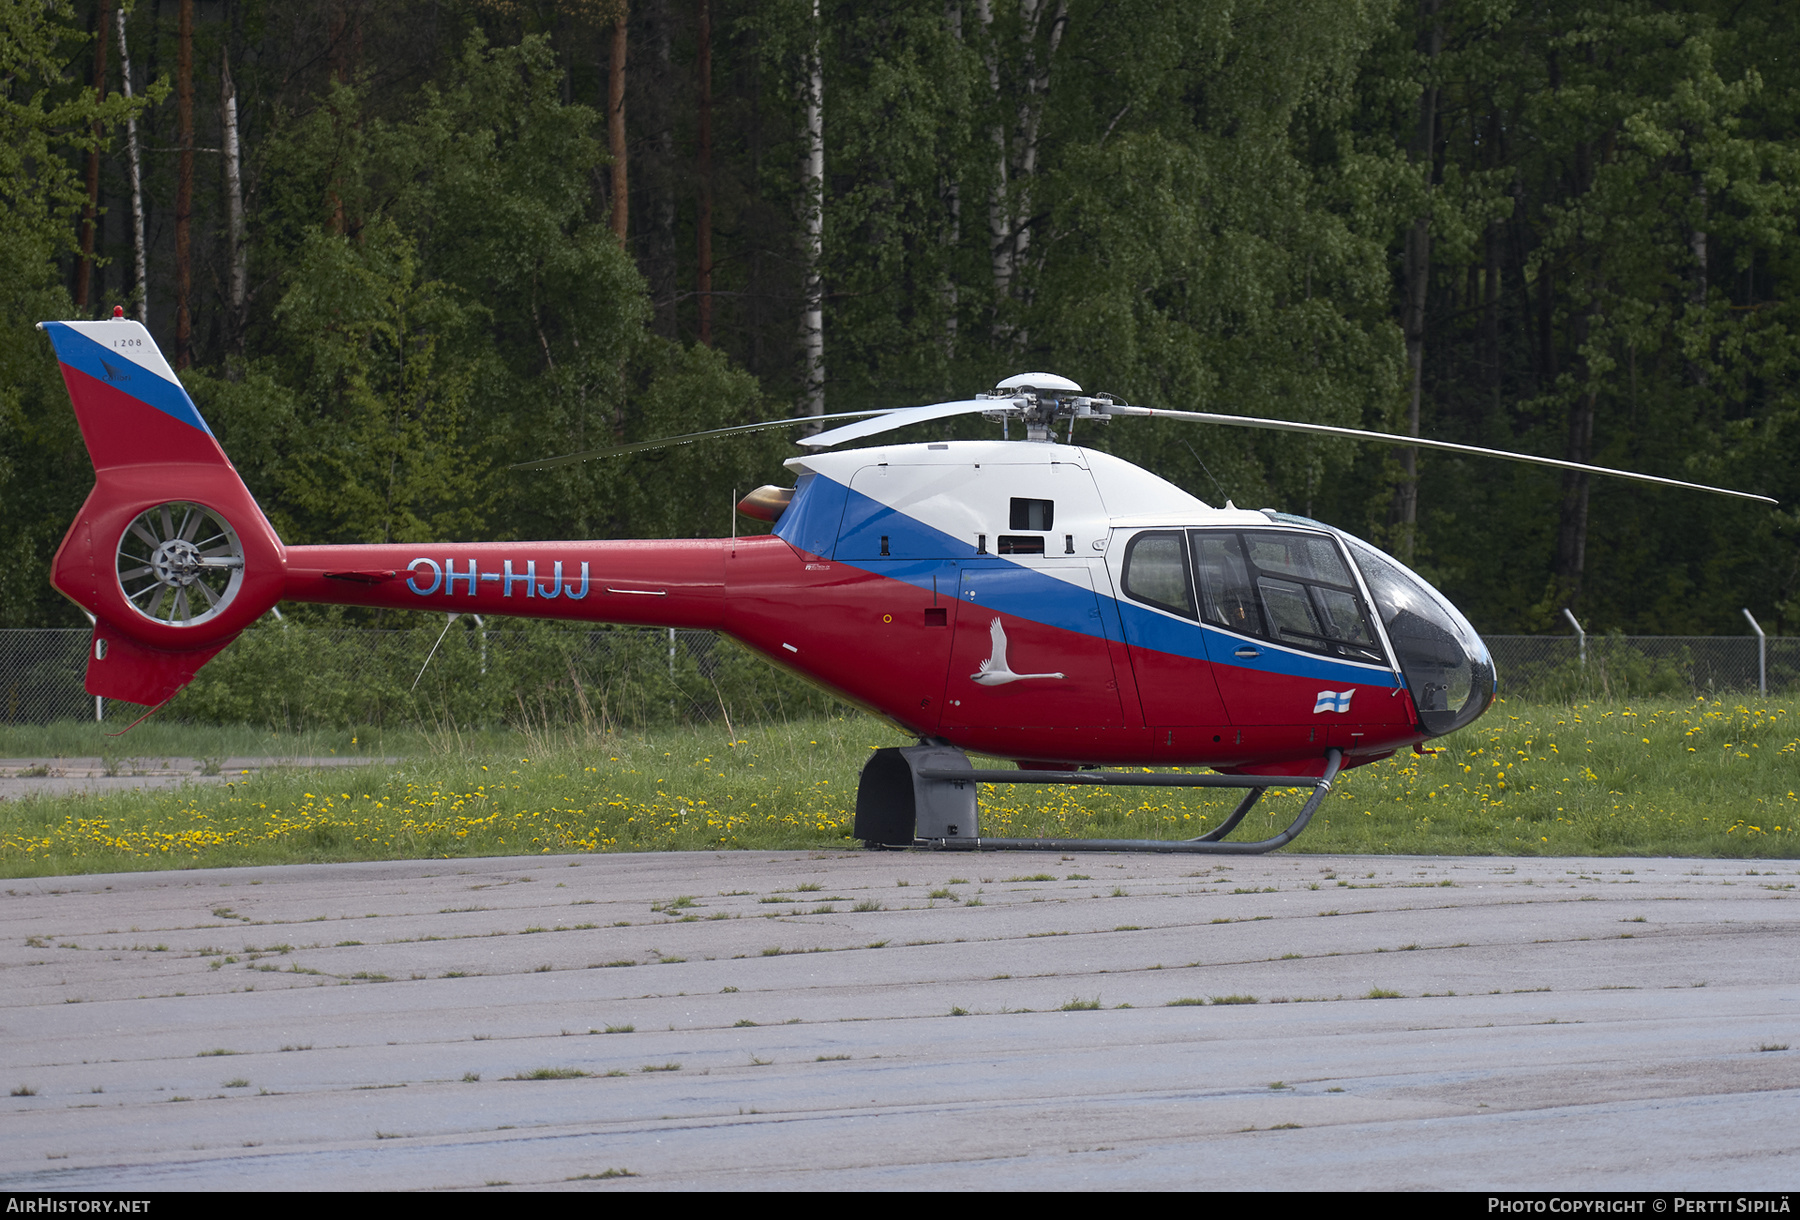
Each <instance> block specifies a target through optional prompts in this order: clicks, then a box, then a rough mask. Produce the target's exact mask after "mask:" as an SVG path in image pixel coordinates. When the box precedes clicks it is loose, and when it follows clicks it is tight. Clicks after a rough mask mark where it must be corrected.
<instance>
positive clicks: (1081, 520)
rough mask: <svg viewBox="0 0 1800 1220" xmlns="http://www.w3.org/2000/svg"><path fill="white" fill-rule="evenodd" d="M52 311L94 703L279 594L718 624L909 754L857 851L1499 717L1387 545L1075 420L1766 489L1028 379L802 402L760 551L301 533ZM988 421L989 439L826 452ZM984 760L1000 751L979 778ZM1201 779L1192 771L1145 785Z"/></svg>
mask: <svg viewBox="0 0 1800 1220" xmlns="http://www.w3.org/2000/svg"><path fill="white" fill-rule="evenodd" d="M39 329H41V330H44V331H45V332H47V334H48V335H49V338H50V340H51V343H52V346H53V347H54V349H55V352H56V356H57V359H58V361H59V362H60V364H61V369H62V373H63V378H64V382H65V384H66V385H67V387H68V390H69V396H70V401H71V403H72V404H73V407H74V410H75V414H76V417H77V420H78V422H79V424H80V427H81V431H82V436H83V439H84V441H85V442H86V444H87V448H88V453H89V456H90V458H91V459H92V461H93V465H94V469H95V485H94V489H93V491H92V492H91V493H90V494H89V496H88V498H87V501H86V502H85V504H84V505H83V506H82V508H81V511H80V513H79V515H78V516H77V517H76V520H75V522H74V523H73V524H72V525H71V527H70V529H69V532H68V534H67V536H66V537H65V538H64V540H63V542H62V545H61V547H60V548H59V549H58V551H57V553H56V557H55V559H54V561H53V563H52V568H51V583H52V584H53V586H54V587H55V588H56V589H57V590H58V591H60V592H61V593H63V594H64V595H65V596H67V597H68V598H70V599H71V600H72V601H74V602H75V603H76V604H77V605H79V606H81V607H82V608H83V609H84V610H85V611H87V612H88V613H89V614H90V615H91V616H92V617H93V620H94V630H93V644H92V648H91V650H90V652H89V656H88V663H87V674H86V686H87V689H88V691H89V692H90V693H92V694H95V695H102V696H106V697H109V698H115V699H123V700H127V701H130V702H133V703H138V704H143V705H148V706H150V707H152V708H155V707H159V706H161V705H162V704H163V703H165V702H167V701H168V700H169V699H170V698H172V697H173V696H174V695H175V694H176V693H177V692H178V691H180V690H181V688H182V687H183V686H185V685H186V684H187V683H188V682H189V681H190V680H191V679H192V678H193V676H194V675H195V673H196V672H198V671H199V669H200V667H201V666H203V665H205V664H206V662H207V661H209V660H210V659H211V658H212V657H214V656H215V655H217V654H218V653H219V652H220V651H221V650H222V649H224V648H225V647H226V646H227V645H228V644H230V643H231V641H232V640H234V639H235V638H237V636H238V635H239V633H241V632H242V631H243V630H244V629H245V628H246V627H248V626H250V625H251V624H252V623H254V622H255V621H256V620H257V619H259V618H260V617H262V616H263V615H264V614H265V613H266V612H267V611H268V610H269V609H271V608H272V607H274V606H275V605H276V603H278V602H281V601H290V602H314V603H324V604H332V605H349V606H365V607H381V608H386V609H396V610H429V611H439V612H450V613H474V614H481V615H490V614H499V615H512V616H518V617H529V618H552V619H564V620H573V621H577V622H590V623H606V624H617V625H636V626H646V627H682V628H698V629H705V630H710V631H717V632H723V633H725V634H727V635H729V636H731V637H733V638H734V639H736V640H738V641H739V642H740V643H742V644H744V645H745V646H746V647H748V648H750V649H751V650H753V651H754V652H756V653H758V654H760V655H761V656H763V657H764V658H766V659H767V660H769V661H771V662H772V663H774V664H776V665H778V666H781V667H783V668H785V669H787V670H790V671H792V672H794V673H796V674H799V675H800V676H802V677H804V678H806V679H808V680H809V681H811V682H813V683H815V684H817V685H820V686H822V687H825V688H827V689H829V690H830V691H832V692H834V693H835V694H837V695H838V696H839V697H841V698H843V699H845V700H847V701H849V702H851V703H853V704H856V705H858V706H860V707H863V708H865V709H867V710H869V711H871V712H874V713H876V714H877V715H879V716H881V717H882V718H884V719H885V720H886V721H888V722H889V723H890V724H892V725H893V726H895V727H896V729H898V730H899V731H900V732H902V733H904V734H905V735H907V736H910V737H912V738H914V739H915V741H916V743H917V744H915V745H911V746H888V747H883V748H881V749H878V750H876V751H874V753H873V754H872V755H871V757H870V760H869V762H868V763H867V764H866V765H865V767H864V768H863V771H862V775H861V777H860V780H859V783H858V787H857V797H856V811H855V821H854V825H853V831H852V833H853V836H854V837H855V838H858V839H860V840H862V841H863V842H864V843H865V844H866V845H868V846H870V847H912V846H924V847H933V848H939V849H981V850H1056V851H1080V850H1108V851H1155V852H1188V853H1195V854H1249V853H1260V852H1267V851H1272V850H1274V849H1276V848H1278V847H1281V846H1283V845H1285V844H1287V843H1289V842H1291V841H1292V840H1293V839H1294V838H1295V837H1296V836H1297V835H1298V834H1299V833H1300V832H1301V831H1302V830H1304V829H1305V827H1306V825H1307V823H1308V822H1309V821H1310V820H1311V818H1312V816H1313V814H1314V813H1315V812H1316V811H1317V809H1318V808H1319V806H1320V804H1321V802H1322V801H1323V799H1324V798H1325V796H1326V794H1327V793H1329V792H1330V791H1331V789H1332V785H1333V784H1334V782H1335V781H1336V780H1337V777H1338V775H1339V773H1340V772H1341V771H1342V770H1344V769H1346V768H1351V767H1356V766H1361V765H1365V764H1368V763H1371V762H1375V761H1378V760H1380V759H1383V758H1387V757H1389V756H1390V755H1392V754H1393V753H1395V752H1396V751H1398V750H1402V749H1406V748H1412V749H1415V750H1419V751H1421V752H1424V743H1425V742H1426V741H1429V740H1431V739H1433V738H1436V737H1441V736H1443V735H1444V734H1446V733H1450V732H1453V731H1455V730H1457V729H1459V728H1462V727H1464V726H1466V725H1468V724H1470V723H1472V722H1473V721H1474V720H1475V719H1476V718H1478V717H1479V716H1480V715H1481V714H1482V713H1483V712H1484V711H1486V710H1487V708H1488V707H1489V705H1490V704H1491V703H1492V702H1493V699H1494V695H1495V689H1496V685H1495V684H1496V675H1495V672H1494V663H1493V658H1492V656H1491V655H1490V654H1489V652H1488V649H1487V647H1486V645H1484V644H1483V643H1482V641H1481V638H1480V636H1479V635H1477V633H1476V632H1475V629H1474V628H1473V627H1472V626H1471V625H1470V623H1469V621H1468V620H1467V619H1466V618H1465V617H1464V616H1463V615H1462V613H1461V612H1460V611H1458V610H1457V609H1456V607H1455V606H1454V605H1452V604H1451V603H1450V601H1449V600H1448V599H1447V598H1445V597H1444V596H1443V595H1442V594H1441V593H1439V592H1438V591H1437V590H1436V589H1434V588H1433V587H1432V586H1431V585H1430V584H1428V583H1427V582H1426V581H1425V580H1424V579H1422V578H1421V577H1419V576H1418V575H1417V574H1415V573H1413V572H1412V571H1410V570H1408V569H1407V568H1406V567H1405V566H1404V565H1402V564H1401V563H1400V562H1399V561H1398V560H1396V559H1394V558H1393V557H1392V556H1389V555H1387V554H1385V553H1383V552H1381V551H1379V550H1377V549H1376V548H1375V547H1373V546H1371V545H1370V544H1368V543H1366V542H1364V541H1362V540H1360V539H1358V538H1355V537H1353V536H1352V535H1350V534H1347V533H1345V532H1343V531H1342V530H1339V529H1336V528H1335V527H1333V526H1330V525H1327V524H1324V523H1322V522H1318V521H1313V520H1309V519H1307V518H1305V517H1299V516H1295V515H1292V514H1288V513H1282V512H1276V511H1274V510H1268V509H1265V510H1246V509H1239V508H1236V507H1235V506H1233V505H1232V504H1230V503H1229V502H1227V504H1226V505H1225V506H1224V507H1223V508H1215V507H1213V506H1210V505H1208V504H1206V503H1204V502H1202V501H1201V500H1199V499H1197V498H1195V497H1193V496H1191V495H1189V494H1188V493H1187V492H1185V491H1183V490H1181V489H1180V488H1179V487H1176V486H1175V485H1174V484H1172V483H1169V482H1167V481H1166V480H1163V479H1161V478H1159V477H1157V476H1155V475H1153V474H1151V473H1149V472H1148V471H1145V470H1143V469H1142V468H1140V467H1138V466H1135V465H1132V464H1131V463H1129V462H1126V461H1124V460H1122V459H1120V458H1117V457H1113V456H1111V455H1110V454H1107V453H1105V452H1102V451H1099V450H1096V449H1092V448H1086V447H1083V446H1081V445H1077V444H1075V443H1074V431H1075V427H1076V425H1077V423H1080V424H1082V425H1083V426H1084V427H1086V426H1089V425H1093V424H1105V423H1107V422H1109V421H1111V420H1114V419H1119V418H1128V417H1158V418H1173V419H1181V420H1188V421H1194V422H1203V423H1213V424H1223V425H1230V426H1241V427H1256V428H1265V429H1274V430H1282V431H1294V432H1306V433H1314V434H1323V435H1331V436H1340V437H1345V438H1349V439H1354V440H1375V441H1381V442H1385V443H1392V444H1402V445H1414V446H1418V447H1421V448H1436V449H1443V450H1451V451H1456V452H1462V453H1470V454H1477V455H1482V456H1488V457H1497V458H1505V459H1509V460H1516V461H1527V462H1534V463H1538V464H1542V465H1548V466H1554V467H1560V468H1563V469H1573V470H1581V471H1587V472H1590V473H1598V474H1604V475H1609V476H1614V477H1621V478H1629V479H1636V480H1639V481H1644V482H1650V483H1655V484H1661V485H1664V486H1672V487H1679V488H1685V489H1688V490H1697V491H1705V492H1713V493H1718V494H1723V495H1731V496H1738V497H1743V498H1747V499H1754V500H1761V501H1766V502H1768V503H1774V501H1773V500H1770V499H1769V498H1768V497H1766V496H1758V495H1754V494H1752V493H1747V492H1739V491H1732V490H1729V489H1725V488H1716V487H1707V486H1704V485H1700V484H1693V483H1684V482H1681V481H1679V480H1674V479H1665V478H1661V477H1658V476H1652V475H1644V474H1638V473H1634V472H1629V471H1619V470H1612V469H1609V468H1606V467H1597V466H1588V465H1582V464H1579V463H1573V462H1565V461H1560V460H1557V459H1551V458H1542V457H1535V456H1532V455H1526V454H1514V453H1507V452H1505V451H1500V450H1489V449H1480V448H1477V447H1474V446H1467V445H1458V444H1453V443H1450V442H1444V441H1435V440H1430V439H1422V438H1418V437H1403V436H1394V435H1390V434H1386V433H1378V432H1364V431H1361V430H1357V429H1348V428H1336V427H1330V426H1326V425H1316V424H1304V423H1297V422H1293V421H1285V420H1267V419H1255V418H1251V417H1245V416H1234V415H1218V414H1209V413H1203V412H1190V411H1176V410H1166V409H1161V408H1150V407H1143V406H1135V405H1132V404H1128V403H1123V402H1119V401H1117V400H1115V399H1114V398H1113V397H1111V396H1109V395H1089V394H1085V393H1084V392H1083V391H1082V389H1081V387H1080V386H1079V385H1078V384H1076V383H1075V382H1073V381H1071V380H1069V379H1067V378H1064V377H1060V376H1057V375H1055V374H1051V373H1025V374H1020V375H1017V376H1014V377H1010V378H1007V379H1006V380H1004V381H1002V382H1000V384H999V385H998V386H997V387H995V389H994V390H993V391H992V392H991V393H985V394H980V395H977V396H976V397H974V398H971V399H965V400H959V401H956V402H947V403H936V404H931V405H928V406H921V407H910V408H898V409H888V410H881V411H861V412H845V413H839V414H837V415H832V416H825V417H818V416H815V417H811V419H812V420H819V419H825V420H832V421H837V420H844V419H855V420H856V421H857V422H854V423H843V424H839V425H837V426H834V427H832V428H831V429H829V430H826V431H822V432H818V433H816V434H814V435H811V436H806V437H803V438H801V439H800V441H799V444H800V445H801V446H802V447H803V448H805V449H807V450H808V452H806V453H805V454H803V455H801V456H798V457H794V458H791V459H789V460H788V461H787V463H786V467H787V469H788V470H789V471H790V472H791V474H792V475H793V476H794V485H793V486H792V487H780V486H775V485H770V486H765V487H761V488H758V489H756V490H755V491H753V492H751V493H750V494H749V495H747V496H745V497H744V498H743V499H742V500H741V501H740V502H739V503H738V505H737V510H738V511H739V512H740V513H742V514H744V515H746V516H748V517H750V518H752V519H758V520H762V521H766V522H768V523H769V524H770V525H771V526H772V528H773V532H772V533H770V534H766V535H757V536H749V537H737V536H733V537H731V538H710V539H671V540H628V541H584V542H475V543H437V544H418V543H399V544H380V545H348V546H290V545H287V544H285V543H283V542H282V540H281V539H280V538H279V537H277V535H276V533H275V530H274V529H273V527H271V525H270V524H269V521H268V519H267V518H266V517H265V516H264V515H263V512H262V510H261V508H259V507H258V506H257V503H256V501H255V499H254V498H253V497H252V496H251V494H250V492H249V489H248V488H246V487H245V486H244V483H243V481H242V480H241V479H240V478H239V477H238V474H237V471H236V470H235V469H234V468H233V466H232V464H231V462H230V459H229V458H227V457H226V455H225V452H224V450H223V449H222V448H221V447H220V445H219V443H218V441H217V440H216V439H215V438H214V436H213V434H212V432H211V430H210V429H209V428H208V427H207V425H206V422H205V420H204V419H202V418H201V416H200V413H199V411H198V409H197V408H196V407H195V405H194V403H193V400H192V399H191V398H189V396H188V394H187V392H186V391H185V390H184V389H183V388H182V386H181V383H180V382H179V381H178V380H177V379H176V377H175V374H174V372H173V371H172V370H171V369H170V368H169V366H168V364H167V362H166V361H165V360H164V359H163V356H162V354H161V352H160V351H159V350H158V348H157V346H156V344H155V342H154V340H153V339H152V338H151V336H150V334H149V332H148V331H147V330H146V329H145V328H144V327H143V326H142V325H141V324H139V323H137V322H135V321H130V320H127V319H125V318H124V317H123V316H122V311H121V310H115V311H114V317H113V318H112V319H110V320H103V321H73V322H45V323H40V324H39ZM974 414H979V415H982V416H984V417H986V418H988V419H990V420H993V421H995V422H998V423H999V424H1000V425H1001V428H1002V439H1000V440H986V441H927V442H921V443H916V444H885V443H882V442H879V441H877V442H876V443H875V444H874V445H873V446H872V447H858V448H851V449H837V446H839V445H842V444H845V443H847V442H851V441H863V440H867V439H869V438H874V437H879V436H881V434H883V433H885V432H889V431H892V430H894V429H896V428H900V427H904V426H906V425H908V424H914V423H922V422H926V421H930V420H938V419H947V418H951V417H954V416H960V415H974ZM805 422H809V421H807V420H804V419H785V420H774V421H768V422H765V423H759V424H749V425H740V426H737V427H732V428H723V429H716V430H713V431H712V432H707V433H695V434H689V435H687V436H681V437H671V438H666V439H665V440H663V441H650V442H638V443H634V444H629V445H619V446H615V447H613V448H611V449H606V450H593V451H588V452H584V453H579V454H571V455H567V456H565V457H559V458H550V459H544V460H542V461H539V462H533V463H523V464H522V466H525V467H545V466H553V465H558V464H562V463H566V462H574V461H582V460H588V459H590V458H594V457H598V456H604V455H606V454H610V453H619V452H629V451H632V450H637V449H645V448H650V447H653V446H656V445H660V444H672V443H681V442H689V441H693V440H697V439H701V438H705V437H714V436H725V435H732V434H742V433H746V432H750V431H755V430H758V429H763V428H776V427H792V426H795V425H797V424H801V423H805ZM1015 426H1016V427H1018V428H1020V429H1022V431H1023V434H1024V435H1023V439H1013V437H1012V432H1013V429H1014V428H1015ZM1059 428H1060V429H1062V430H1063V437H1062V439H1061V440H1058V439H1057V436H1056V433H1057V431H1058V429H1059ZM734 520H735V518H734ZM734 535H735V531H734ZM971 751H972V752H975V753H978V754H982V755H987V756H990V757H995V758H1001V759H1010V760H1012V761H1013V762H1014V763H1015V764H1016V767H1017V769H1016V770H1007V769H1003V768H977V767H975V766H974V765H973V763H972V762H971V761H970V759H969V753H970V752H971ZM1196 767H1199V768H1206V771H1204V772H1195V771H1192V770H1161V771H1158V770H1152V768H1196ZM999 783H1007V784H1016V783H1052V784H1069V785H1102V786H1154V787H1201V788H1229V789H1242V790H1244V796H1243V798H1242V799H1241V800H1240V802H1239V803H1238V805H1237V807H1236V808H1235V809H1234V810H1233V812H1232V813H1231V814H1230V815H1229V816H1228V817H1227V818H1226V819H1225V820H1224V821H1223V823H1222V824H1221V825H1219V826H1218V827H1216V828H1214V829H1212V830H1211V831H1209V832H1208V833H1206V834H1202V835H1200V836H1197V837H1195V838H1191V839H1182V840H1161V839H1066V840H1057V839H1005V838H994V837H984V836H983V835H982V834H981V832H980V820H979V819H980V808H979V792H980V788H981V785H984V784H999ZM1272 788H1278V789H1304V790H1307V791H1308V795H1307V797H1306V799H1305V801H1304V803H1303V804H1302V807H1301V809H1300V812H1299V813H1298V814H1297V815H1296V817H1295V819H1294V821H1293V822H1292V824H1290V825H1289V826H1288V827H1287V829H1286V830H1284V831H1282V832H1281V833H1279V834H1276V835H1273V836H1271V837H1268V838H1264V839H1261V840H1256V841H1248V842H1247V841H1237V840H1230V841H1228V840H1227V839H1226V836H1227V835H1229V834H1230V833H1231V832H1232V831H1233V830H1234V829H1235V828H1236V827H1237V826H1238V825H1239V824H1240V823H1241V822H1242V821H1243V819H1244V817H1245V816H1246V815H1247V814H1248V812H1249V811H1250V809H1251V808H1252V807H1253V806H1254V805H1255V804H1256V803H1257V801H1258V800H1259V799H1260V798H1261V797H1262V795H1263V794H1264V793H1265V792H1266V791H1268V790H1269V789H1272Z"/></svg>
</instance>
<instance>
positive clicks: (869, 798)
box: [854, 742, 1344, 856]
mask: <svg viewBox="0 0 1800 1220" xmlns="http://www.w3.org/2000/svg"><path fill="white" fill-rule="evenodd" d="M1343 762H1344V758H1343V754H1342V753H1341V752H1339V751H1337V750H1327V751H1325V774H1324V775H1322V776H1312V775H1145V774H1141V773H1139V774H1134V773H1131V772H1128V771H978V770H976V769H975V768H974V767H972V766H970V764H969V756H968V755H967V754H964V753H963V752H962V751H961V750H959V749H957V748H956V747H955V746H951V745H948V744H945V743H942V742H927V743H926V744H923V745H918V746H909V747H904V748H898V747H890V748H888V749H883V750H877V751H876V752H875V755H874V757H872V758H870V759H869V761H868V763H867V765H865V766H864V767H863V772H862V780H861V782H860V783H859V784H858V785H857V789H856V826H855V831H854V834H855V836H856V837H857V838H859V839H861V840H863V842H864V843H865V844H866V845H868V846H869V847H931V848H936V849H939V850H947V851H1059V852H1068V851H1137V852H1182V853H1187V854H1191V855H1229V856H1254V855H1261V854H1262V853H1264V852H1271V851H1274V850H1275V849H1276V848H1278V847H1285V846H1286V845H1287V844H1289V843H1292V842H1293V841H1294V839H1295V838H1297V837H1298V836H1299V834H1300V832H1301V831H1303V830H1305V829H1306V825H1307V823H1308V822H1310V821H1312V817H1313V814H1314V813H1316V812H1318V808H1319V805H1320V804H1321V803H1322V802H1323V801H1324V799H1325V794H1326V793H1328V792H1330V791H1331V781H1332V780H1334V779H1336V778H1337V773H1338V771H1339V769H1340V768H1341V767H1342V766H1343ZM977 784H1067V785H1071V786H1083V785H1101V786H1106V787H1139V788H1246V789H1248V790H1249V791H1248V792H1246V793H1245V795H1244V799H1243V800H1242V801H1239V802H1238V806H1237V808H1236V809H1234V810H1232V812H1231V816H1230V817H1228V818H1226V819H1225V821H1224V823H1223V824H1222V825H1220V826H1219V827H1218V828H1217V829H1215V830H1212V831H1209V832H1208V833H1206V834H1203V835H1199V836H1197V837H1195V838H1192V839H990V838H983V837H982V835H981V822H980V808H979V804H978V801H977V791H978V789H977V788H976V785H977ZM1270 788H1310V789H1311V790H1312V795H1310V796H1309V797H1307V800H1306V804H1305V805H1303V806H1302V807H1301V809H1300V814H1299V816H1298V817H1296V818H1295V819H1294V821H1293V823H1292V824H1291V825H1290V826H1289V827H1288V828H1287V829H1286V830H1284V831H1282V832H1281V833H1280V834H1278V835H1275V836H1273V837H1272V838H1267V839H1259V840H1257V841H1256V842H1253V843H1228V842H1225V841H1224V840H1225V836H1226V835H1228V834H1230V833H1231V832H1232V831H1233V830H1235V829H1237V826H1238V823H1240V822H1242V821H1243V820H1244V815H1245V814H1247V813H1249V812H1250V810H1251V808H1252V807H1253V806H1254V805H1255V804H1256V802H1257V801H1259V800H1261V799H1262V794H1263V793H1264V792H1266V791H1268V790H1269V789H1270Z"/></svg>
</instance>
